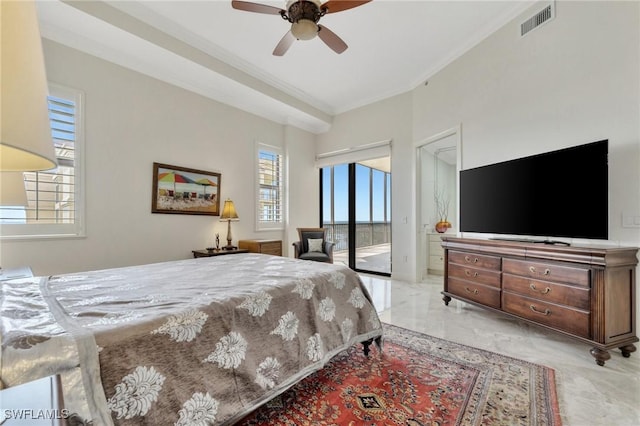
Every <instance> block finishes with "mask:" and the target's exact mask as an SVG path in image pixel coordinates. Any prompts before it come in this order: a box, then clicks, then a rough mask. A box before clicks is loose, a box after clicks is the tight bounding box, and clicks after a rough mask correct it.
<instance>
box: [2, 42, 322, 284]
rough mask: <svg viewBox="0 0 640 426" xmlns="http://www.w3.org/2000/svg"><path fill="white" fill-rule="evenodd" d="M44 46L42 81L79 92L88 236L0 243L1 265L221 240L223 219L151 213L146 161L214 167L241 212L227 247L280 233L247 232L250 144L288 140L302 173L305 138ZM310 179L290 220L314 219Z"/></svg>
mask: <svg viewBox="0 0 640 426" xmlns="http://www.w3.org/2000/svg"><path fill="white" fill-rule="evenodd" d="M44 51H45V61H46V66H47V75H48V78H49V80H50V81H52V82H55V83H58V84H62V85H64V86H69V87H72V88H76V89H80V90H82V91H84V94H85V140H86V158H85V161H86V224H87V236H86V238H79V239H65V240H61V239H49V240H38V241H33V240H29V241H3V242H2V245H1V248H2V250H1V251H0V264H1V265H2V266H3V267H4V268H10V267H17V266H22V265H30V266H31V267H32V269H33V271H34V273H36V274H38V275H45V274H55V273H63V272H78V271H85V270H92V269H102V268H110V267H117V266H125V265H135V264H141V263H149V262H158V261H166V260H174V259H184V258H188V257H191V250H193V249H201V248H204V247H207V246H210V245H212V243H213V239H214V233H216V232H219V233H220V239H221V242H224V241H225V239H226V235H227V231H226V230H227V228H226V223H222V222H220V221H219V218H218V217H214V216H196V215H175V214H152V213H151V188H152V164H153V162H160V163H168V164H172V165H176V166H183V167H190V168H194V169H200V170H207V171H216V172H220V173H221V174H222V178H221V198H222V199H223V200H224V199H225V198H227V197H230V198H231V199H233V201H234V203H235V205H236V208H237V210H238V214H239V216H240V221H239V222H234V223H232V230H233V240H234V243H236V244H237V241H238V239H245V238H277V239H282V238H284V235H285V233H284V232H279V231H278V232H256V231H255V216H254V212H255V201H254V198H255V197H254V188H255V185H254V179H255V173H254V164H255V163H254V146H255V141H256V140H260V141H261V142H265V143H268V144H271V145H275V146H282V147H283V148H284V147H285V145H286V149H287V150H288V152H289V155H290V159H289V164H290V165H291V167H292V170H293V172H294V173H301V170H305V168H309V167H310V164H311V165H312V164H313V161H314V158H315V147H314V144H313V135H310V134H308V133H307V132H304V131H301V130H297V129H296V130H295V131H290V130H288V129H287V128H286V127H283V126H281V125H279V124H276V123H274V122H270V121H268V120H265V119H262V118H259V117H257V116H254V115H251V114H248V113H245V112H243V111H240V110H238V109H234V108H231V107H228V106H226V105H223V104H220V103H218V102H215V101H212V100H210V99H207V98H204V97H202V96H199V95H196V94H194V93H191V92H188V91H186V90H183V89H180V88H177V87H175V86H171V85H168V84H166V83H163V82H160V81H158V80H155V79H152V78H149V77H146V76H144V75H142V74H139V73H136V72H133V71H130V70H127V69H125V68H122V67H119V66H116V65H114V64H111V63H109V62H105V61H103V60H100V59H97V58H95V57H93V56H89V55H86V54H84V53H80V52H78V51H76V50H73V49H70V48H67V47H64V46H62V45H59V44H57V43H54V42H50V41H47V40H44ZM302 173H306V172H302ZM311 181H312V179H309V178H305V179H304V180H299V181H297V182H295V184H294V185H291V186H290V189H291V190H292V191H293V192H292V194H291V197H290V198H291V199H292V200H295V202H294V203H293V205H292V207H291V209H290V211H289V216H290V217H298V216H299V215H300V216H304V217H305V218H307V219H308V220H309V221H311V222H312V223H314V224H315V223H317V222H318V209H317V208H316V209H315V210H314V209H312V208H307V206H313V205H314V204H315V205H317V203H318V201H317V200H318V184H317V179H316V180H315V181H313V185H311ZM221 207H222V206H221ZM298 209H301V212H300V214H299V213H298V211H297V210H298ZM284 251H285V254H286V253H287V247H286V246H285V247H284Z"/></svg>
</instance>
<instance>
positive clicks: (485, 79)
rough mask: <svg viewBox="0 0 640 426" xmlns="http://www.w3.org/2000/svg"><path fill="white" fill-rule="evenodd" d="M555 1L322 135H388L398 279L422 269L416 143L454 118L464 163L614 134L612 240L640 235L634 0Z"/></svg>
mask: <svg viewBox="0 0 640 426" xmlns="http://www.w3.org/2000/svg"><path fill="white" fill-rule="evenodd" d="M556 7H557V8H556V12H557V14H556V17H555V19H553V20H552V21H550V22H548V23H546V24H544V25H543V26H541V27H540V28H538V29H536V30H534V31H533V32H531V33H529V34H528V35H526V36H525V37H522V38H521V37H520V35H519V25H520V22H521V21H523V20H524V19H525V18H528V17H529V16H531V15H532V14H533V13H535V12H537V11H538V10H540V7H539V6H537V7H536V6H534V7H532V8H531V10H530V11H527V12H525V13H523V14H522V15H521V16H520V17H519V18H516V19H515V20H514V21H512V22H511V23H510V24H508V25H506V26H505V27H503V28H502V29H500V30H499V31H497V32H496V33H494V34H492V35H491V36H489V37H488V38H486V39H485V40H483V41H482V42H480V43H479V44H478V45H477V46H476V47H474V48H473V49H471V50H470V51H469V52H467V53H466V54H464V55H463V56H461V57H460V58H458V59H457V60H456V61H454V62H453V63H452V64H450V65H449V66H447V67H445V68H444V69H443V70H441V71H440V72H438V73H437V74H436V75H434V76H433V77H431V78H430V79H429V84H428V85H426V86H425V85H420V86H418V87H416V88H415V89H414V90H413V91H412V92H411V93H410V96H411V105H407V100H408V98H407V96H406V95H400V96H396V97H394V98H391V99H387V100H385V101H381V102H378V103H376V104H373V105H368V106H366V107H363V108H359V109H357V110H354V111H350V112H347V113H344V114H341V115H339V116H337V117H335V119H334V124H333V126H332V128H331V131H330V132H328V133H326V134H323V135H321V136H320V137H319V138H318V142H319V144H318V152H327V151H332V150H337V149H340V148H345V147H351V146H355V145H358V144H362V143H368V142H374V141H378V140H383V139H386V138H391V139H393V146H392V181H393V184H392V191H393V192H392V215H393V220H392V226H393V241H392V250H393V276H394V277H396V278H401V279H412V280H417V279H419V277H417V276H416V273H417V270H416V269H415V267H414V265H415V249H414V248H415V247H416V236H417V232H415V217H414V214H413V213H412V212H415V211H416V210H415V190H414V188H415V185H414V179H415V178H414V176H415V149H414V148H413V144H414V143H416V142H418V141H422V140H425V139H428V138H430V137H431V136H433V135H436V134H438V133H440V132H442V131H444V130H446V129H450V128H453V127H455V126H457V125H459V124H461V126H462V159H463V164H462V167H463V168H470V167H475V166H479V165H484V164H488V163H493V162H498V161H504V160H509V159H513V158H518V157H522V156H526V155H531V154H535V153H540V152H544V151H550V150H556V149H561V148H564V147H568V146H572V145H579V144H583V143H588V142H594V141H597V140H601V139H609V142H610V147H609V149H610V154H609V170H610V176H609V187H610V200H609V205H610V226H609V235H610V240H611V241H610V242H611V243H612V244H624V245H640V228H624V227H622V221H621V215H622V212H623V211H625V212H631V213H632V214H635V215H640V84H639V79H640V77H639V76H640V40H639V35H640V31H639V28H640V23H639V21H640V19H639V17H640V12H639V10H638V9H639V8H640V3H638V2H565V1H557V2H556ZM408 114H410V115H411V116H412V118H410V117H409V116H408ZM408 126H410V129H409V128H408ZM405 216H408V223H407V224H405V223H403V221H402V218H403V217H405ZM407 254H408V255H409V261H408V262H403V258H404V256H405V255H407ZM638 275H640V274H638Z"/></svg>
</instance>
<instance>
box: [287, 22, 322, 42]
mask: <svg viewBox="0 0 640 426" xmlns="http://www.w3.org/2000/svg"><path fill="white" fill-rule="evenodd" d="M291 34H293V36H294V37H295V38H297V39H298V40H311V39H312V38H314V37H315V36H316V35H317V34H318V25H317V24H316V23H315V22H313V21H312V20H310V19H300V20H299V21H297V22H294V23H293V24H291Z"/></svg>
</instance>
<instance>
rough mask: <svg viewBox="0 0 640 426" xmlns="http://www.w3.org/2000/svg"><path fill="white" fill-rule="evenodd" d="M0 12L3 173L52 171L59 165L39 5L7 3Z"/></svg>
mask: <svg viewBox="0 0 640 426" xmlns="http://www.w3.org/2000/svg"><path fill="white" fill-rule="evenodd" d="M0 8H1V9H0V16H1V28H2V33H1V39H2V45H1V48H0V51H1V52H2V57H1V58H2V59H1V62H0V63H1V64H2V89H1V90H2V96H1V97H2V107H1V109H2V118H1V122H2V130H1V132H0V134H1V136H0V171H3V172H6V171H11V172H16V171H38V170H49V169H53V168H55V167H57V164H56V155H55V150H54V147H53V138H52V136H51V124H50V123H49V108H48V105H47V96H48V93H49V90H48V88H47V77H46V72H45V67H44V56H43V54H42V41H41V40H40V30H39V28H38V17H37V14H36V5H35V3H34V2H33V1H2V2H0Z"/></svg>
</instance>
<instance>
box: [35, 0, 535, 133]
mask: <svg viewBox="0 0 640 426" xmlns="http://www.w3.org/2000/svg"><path fill="white" fill-rule="evenodd" d="M257 3H263V4H268V5H271V6H276V7H279V8H284V7H285V1H284V0H283V1H275V2H274V1H264V2H261V1H257ZM533 3H534V2H533V1H524V0H523V1H514V0H512V1H427V0H422V1H417V0H414V1H404V0H395V1H392V0H373V1H372V2H370V3H367V4H365V5H363V6H360V7H356V8H353V9H350V10H346V11H342V12H337V13H333V14H328V15H325V16H324V17H323V18H322V19H321V21H320V22H321V24H322V25H324V26H326V27H327V28H329V29H331V30H332V31H333V32H335V33H336V34H337V35H338V36H340V37H341V38H342V39H343V40H344V41H345V42H346V43H347V44H348V45H349V48H348V49H347V50H346V51H345V52H344V53H342V54H340V55H339V54H336V53H335V52H333V51H332V50H331V49H329V47H327V46H326V45H325V44H324V43H322V41H321V40H319V39H318V38H317V37H316V38H315V39H313V40H310V41H296V42H295V43H294V44H293V46H292V47H291V48H290V49H289V51H288V52H287V53H286V54H285V55H284V56H283V57H276V56H273V55H272V54H271V52H272V51H273V49H274V47H275V46H276V44H277V43H278V42H279V41H280V39H281V38H282V36H283V35H284V34H285V33H286V32H287V31H288V29H289V27H290V24H289V23H288V22H286V21H284V20H283V19H282V18H281V17H280V16H278V15H265V14H258V13H250V12H245V11H239V10H235V9H233V8H232V7H231V1H230V0H214V1H202V0H200V1H185V0H181V1H168V0H156V1H149V0H143V1H109V2H95V1H79V2H72V1H64V0H63V1H58V0H38V1H37V6H38V15H39V18H40V25H41V33H42V36H43V37H45V38H48V39H51V40H54V41H57V42H59V43H62V44H65V45H67V46H70V47H73V48H76V49H79V50H81V51H84V52H87V53H89V54H92V55H95V56H98V57H101V58H103V59H106V60H109V61H111V62H115V63H117V64H120V65H122V66H125V67H128V68H131V69H133V70H136V71H139V72H141V73H144V74H147V75H150V76H153V77H155V78H158V79H160V80H163V81H166V82H168V83H171V84H175V85H177V86H180V87H183V88H185V89H188V90H191V91H193V92H196V93H200V94H202V95H204V96H207V97H210V98H212V99H215V100H218V101H220V102H224V103H227V104H229V105H232V106H235V107H237V108H240V109H243V110H245V111H248V112H251V113H254V114H256V115H259V116H262V117H265V118H268V119H270V120H274V121H276V122H278V123H282V124H290V125H293V126H297V127H300V128H302V129H305V130H308V131H311V132H314V133H321V132H325V131H327V130H328V129H329V128H330V126H331V121H332V118H333V116H334V115H336V114H339V113H342V112H345V111H348V110H350V109H353V108H357V107H359V106H363V105H366V104H369V103H371V102H375V101H378V100H381V99H384V98H387V97H389V96H393V95H396V94H400V93H404V92H406V91H409V90H411V89H413V88H415V87H416V86H418V85H420V84H423V83H424V82H425V81H426V80H427V79H428V78H430V76H432V75H433V74H434V73H435V72H437V71H438V70H440V69H441V68H442V67H444V66H445V65H447V64H448V63H450V62H451V61H452V60H454V59H456V58H457V57H458V56H460V55H461V54H463V53H464V52H466V51H467V50H468V49H470V48H471V47H473V46H474V45H475V44H477V43H478V42H479V41H481V40H482V39H483V38H485V37H486V36H487V35H489V34H491V33H492V32H494V31H495V30H497V29H498V28H500V27H501V26H502V25H504V24H505V23H506V22H508V21H509V20H510V19H512V18H513V17H515V16H517V15H518V14H519V13H521V12H522V11H523V10H525V9H526V8H528V7H529V6H531V5H532V4H533Z"/></svg>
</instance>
